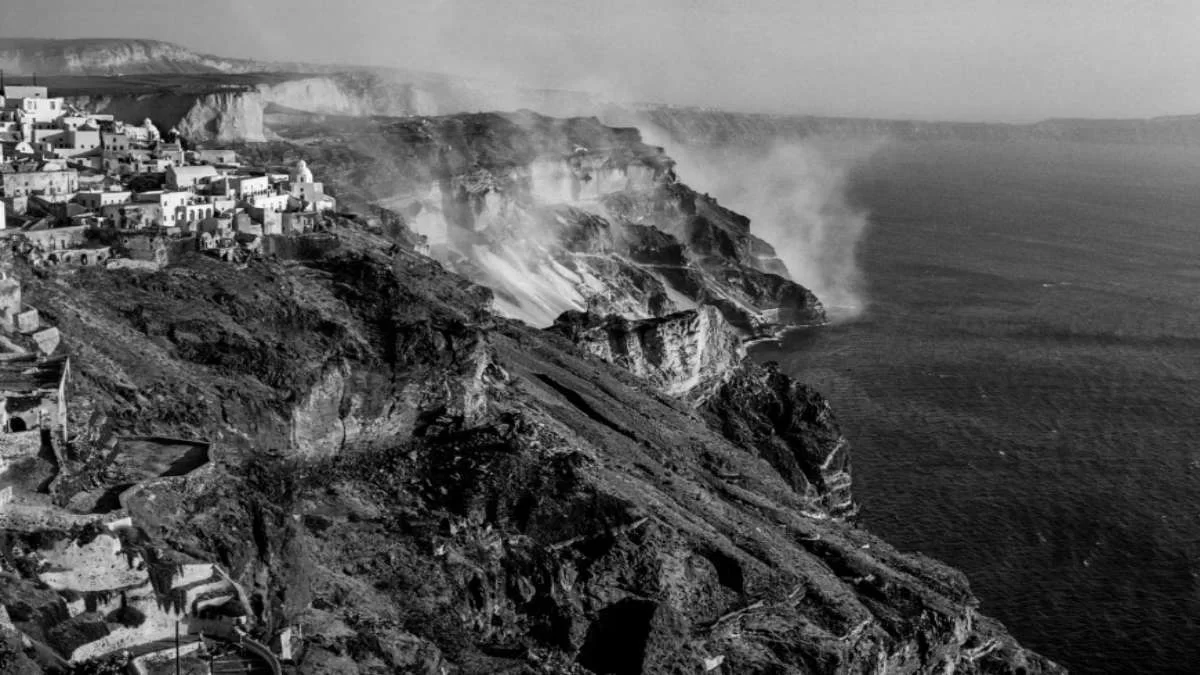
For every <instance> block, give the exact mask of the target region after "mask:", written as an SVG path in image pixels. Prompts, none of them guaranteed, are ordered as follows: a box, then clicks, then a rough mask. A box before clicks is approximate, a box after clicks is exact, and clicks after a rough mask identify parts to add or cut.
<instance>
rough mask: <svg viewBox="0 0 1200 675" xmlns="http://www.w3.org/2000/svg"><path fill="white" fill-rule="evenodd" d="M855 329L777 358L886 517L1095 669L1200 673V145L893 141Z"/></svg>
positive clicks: (864, 173) (884, 528)
mask: <svg viewBox="0 0 1200 675" xmlns="http://www.w3.org/2000/svg"><path fill="white" fill-rule="evenodd" d="M854 200H855V201H856V202H857V203H859V204H862V205H864V206H866V207H868V208H869V209H870V210H871V212H872V219H871V220H872V224H871V227H870V229H869V231H868V233H867V237H866V240H865V241H864V242H863V245H862V248H861V255H860V259H861V262H862V267H863V269H864V272H865V276H866V279H867V296H868V298H869V305H868V309H867V310H866V312H865V313H864V314H863V315H862V316H861V317H860V318H858V319H856V320H852V321H848V322H846V323H842V324H839V325H834V326H830V327H825V328H822V329H817V330H811V331H805V332H799V333H795V334H792V335H790V336H789V337H788V338H787V339H786V340H785V341H784V342H783V343H782V344H779V345H764V346H761V347H759V348H757V349H756V350H755V354H756V357H758V358H760V359H763V360H766V359H774V360H778V361H780V362H782V363H784V364H785V366H786V367H787V369H788V370H789V371H790V372H792V373H793V374H795V375H798V376H799V377H800V378H802V379H804V380H806V381H809V382H811V383H813V384H815V385H816V386H817V387H818V388H819V389H820V390H821V391H823V392H824V393H825V394H826V395H827V396H828V397H829V398H830V399H831V400H832V402H833V404H834V406H835V409H836V410H837V411H838V412H839V417H840V419H841V422H842V426H843V428H844V431H845V432H846V434H847V435H848V436H849V437H850V439H851V441H852V442H853V444H854V472H855V473H854V476H855V492H856V496H857V499H858V501H859V502H860V503H861V505H862V507H863V511H862V521H863V523H864V524H865V525H867V526H868V527H869V528H870V529H872V530H874V531H876V532H877V533H878V534H880V535H882V536H884V537H885V538H887V539H889V540H891V542H892V543H894V544H896V545H898V546H900V547H902V548H907V549H910V550H920V551H923V552H925V553H928V554H931V555H934V556H936V557H938V558H941V559H943V560H945V561H947V562H949V563H951V564H953V565H955V566H957V567H959V568H961V569H963V570H964V571H966V572H967V573H968V575H969V576H970V578H971V581H972V587H973V588H974V589H975V591H976V593H977V594H978V595H979V596H980V598H981V599H982V601H983V611H984V612H986V613H988V614H991V615H993V616H995V617H997V618H999V619H1001V620H1002V621H1004V622H1005V623H1006V624H1007V625H1008V626H1009V628H1010V629H1011V630H1012V632H1013V633H1014V634H1015V635H1017V636H1018V637H1019V638H1020V639H1021V640H1022V641H1023V642H1024V643H1026V644H1027V645H1029V646H1031V647H1033V648H1035V649H1038V650H1039V651H1042V652H1043V653H1045V654H1046V655H1048V656H1050V657H1051V658H1055V659H1057V660H1059V661H1061V662H1062V663H1064V664H1065V665H1067V666H1069V667H1071V668H1072V670H1073V671H1074V672H1080V673H1093V672H1095V673H1101V672H1107V673H1136V672H1186V673H1198V672H1200V255H1198V254H1200V150H1182V149H1172V148H1160V149H1147V148H1131V147H1123V146H1083V145H1067V144H1062V145H1054V144H1039V145H1033V144H1030V145H1015V144H1014V145H999V144H969V143H929V144H908V145H894V146H890V147H888V148H886V149H884V150H883V151H881V152H880V153H879V154H877V155H876V156H875V157H874V158H873V159H872V160H871V161H870V163H869V164H868V165H867V166H865V167H863V168H862V169H861V170H860V171H859V172H858V173H857V174H856V177H855V181H854Z"/></svg>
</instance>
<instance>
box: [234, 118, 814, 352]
mask: <svg viewBox="0 0 1200 675" xmlns="http://www.w3.org/2000/svg"><path fill="white" fill-rule="evenodd" d="M268 122H269V126H270V130H271V132H272V133H273V134H276V135H277V136H278V137H279V138H281V139H284V141H285V142H280V143H273V144H267V145H263V146H250V147H247V148H245V152H246V154H247V156H248V157H250V158H252V159H256V160H261V161H265V162H269V163H279V162H289V161H294V160H295V159H297V158H300V157H303V158H305V159H306V160H307V161H308V162H309V164H310V165H312V166H314V167H319V168H320V170H321V171H323V172H324V174H323V175H324V176H325V179H326V181H327V182H330V183H333V184H335V185H336V186H337V188H338V189H339V198H343V199H344V200H346V201H348V202H357V203H368V204H378V205H382V206H385V207H387V208H388V209H390V210H391V211H393V212H394V213H396V214H399V216H400V217H402V219H403V220H404V222H406V223H407V225H408V226H409V227H410V228H411V229H412V230H414V231H416V232H417V233H419V234H421V235H423V236H425V237H426V240H427V243H428V245H429V247H430V250H431V253H432V254H433V255H434V257H436V258H437V259H438V260H440V261H442V262H443V263H444V264H446V265H448V266H450V267H452V268H453V269H455V270H456V271H459V272H460V273H462V274H464V275H465V276H467V277H468V278H470V279H472V280H473V281H476V282H478V283H480V284H483V285H486V286H489V287H491V288H492V289H494V290H495V292H496V305H495V306H496V307H497V309H499V310H500V311H502V312H503V313H505V314H507V315H509V316H514V317H519V318H522V319H524V320H526V321H528V322H530V323H533V324H534V325H538V326H547V325H549V324H550V323H552V322H553V321H554V319H555V318H557V317H558V316H559V315H560V314H561V313H562V312H564V311H586V310H591V311H596V312H600V313H619V314H622V315H624V316H626V317H628V318H631V319H643V318H651V317H656V316H663V315H665V314H669V313H672V312H675V311H680V310H685V309H691V308H693V307H696V306H697V305H703V304H708V305H713V306H716V307H718V308H719V309H720V310H721V312H722V313H723V314H724V315H725V317H726V319H727V320H728V321H729V322H730V323H732V324H733V325H734V326H735V327H737V328H738V329H739V330H740V331H742V332H743V333H744V334H746V335H760V334H766V333H770V332H772V331H774V330H777V329H778V328H779V327H781V326H788V325H797V324H804V323H812V322H819V321H821V320H822V319H823V309H822V307H821V305H820V303H819V302H818V301H817V299H816V298H815V297H814V296H813V295H812V294H811V293H810V292H808V291H807V290H806V289H804V288H802V287H800V286H798V285H797V284H795V283H793V282H791V281H790V280H788V279H787V278H786V276H785V275H786V269H785V268H784V266H783V265H782V263H780V262H779V261H778V259H776V258H775V256H774V251H773V250H772V249H771V247H770V245H768V244H767V243H766V242H764V241H762V240H760V239H758V238H757V237H755V236H754V235H753V234H752V232H751V231H750V225H749V221H748V220H747V219H745V218H743V217H741V216H738V215H737V214H734V213H732V212H729V211H727V210H725V209H723V208H721V207H720V206H719V205H718V204H717V203H716V202H715V201H714V200H712V199H709V198H707V197H702V196H699V195H696V194H695V193H694V192H693V191H692V190H690V189H689V188H688V187H687V186H685V185H682V184H680V183H679V182H678V181H677V180H676V179H675V175H674V171H673V162H672V160H671V159H670V158H669V157H668V156H667V155H666V154H665V153H664V152H663V150H662V149H661V148H657V147H653V146H649V145H646V144H645V143H643V142H642V141H641V137H640V134H639V132H638V131H637V130H636V129H630V128H613V127H607V126H605V125H602V124H600V123H599V122H598V121H597V120H596V119H595V118H573V119H567V120H556V119H553V118H548V117H544V116H541V115H537V114H534V113H514V114H477V115H456V116H450V117H441V118H408V119H391V120H388V119H372V120H363V119H354V118H330V117H317V116H312V115H302V114H299V113H291V114H288V115H281V116H279V117H277V118H274V119H270V120H268ZM366 167H369V169H367V168H366Z"/></svg>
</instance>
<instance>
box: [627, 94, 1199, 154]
mask: <svg viewBox="0 0 1200 675" xmlns="http://www.w3.org/2000/svg"><path fill="white" fill-rule="evenodd" d="M604 119H605V121H607V122H609V123H612V124H635V125H653V126H654V127H655V128H657V129H660V130H661V131H662V132H663V133H665V134H666V137H667V138H668V139H669V140H670V141H671V142H672V144H676V143H677V144H680V145H689V146H696V147H702V148H737V149H740V150H746V149H751V148H768V147H770V146H771V145H773V144H776V143H780V142H789V141H799V140H803V139H807V138H835V139H836V138H842V139H861V138H872V139H879V138H885V139H889V140H893V141H972V142H1016V141H1026V142H1028V141H1069V142H1073V143H1121V144H1132V145H1189V146H1191V145H1200V116H1198V115H1178V116H1171V117H1154V118H1148V119H1125V120H1113V119H1108V120H1089V119H1050V120H1044V121H1041V122H1035V123H1033V124H1001V123H994V122H935V121H922V120H888V119H869V118H852V117H816V116H811V115H768V114H757V113H743V112H730V111H724V110H714V109H701V108H689V107H684V106H666V105H654V106H638V107H609V108H607V109H606V113H605V115H604Z"/></svg>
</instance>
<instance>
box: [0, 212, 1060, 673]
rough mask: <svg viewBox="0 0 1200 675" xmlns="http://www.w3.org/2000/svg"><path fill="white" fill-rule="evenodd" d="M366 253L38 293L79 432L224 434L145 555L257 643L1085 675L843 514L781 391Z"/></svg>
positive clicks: (351, 668)
mask: <svg viewBox="0 0 1200 675" xmlns="http://www.w3.org/2000/svg"><path fill="white" fill-rule="evenodd" d="M340 234H341V236H342V243H343V245H342V247H341V248H340V249H339V250H338V251H337V252H336V253H333V254H330V255H329V256H327V257H325V258H321V259H318V260H313V261H310V262H307V263H288V264H285V263H279V262H270V261H257V262H251V263H250V264H248V265H246V266H245V267H231V266H227V265H223V264H220V263H217V262H215V261H211V260H209V259H206V258H202V257H195V258H185V259H184V260H182V261H181V262H180V263H179V264H178V265H176V266H173V267H169V268H167V269H165V270H163V271H160V272H152V273H144V272H133V271H107V272H106V271H103V270H83V271H81V272H80V273H79V274H77V275H71V276H64V277H60V278H59V279H56V280H51V279H46V280H41V279H37V278H30V280H29V283H28V287H29V291H28V293H29V297H30V301H31V302H33V303H35V304H36V305H37V306H38V307H39V309H41V310H42V311H43V312H44V313H45V315H46V316H47V317H48V319H49V320H52V321H54V322H55V323H56V324H57V325H59V327H60V328H61V329H62V330H63V333H64V336H65V341H66V345H67V348H68V349H70V350H71V353H72V355H73V356H74V360H73V363H74V364H76V365H75V368H76V379H77V399H76V400H79V401H82V402H85V403H80V404H79V406H78V407H73V414H74V415H76V416H80V415H87V414H88V411H90V410H95V411H100V412H103V413H104V414H106V415H107V416H108V417H109V419H111V420H112V422H113V424H114V425H115V427H116V429H115V430H116V431H117V432H119V433H127V432H132V431H141V432H143V433H150V432H153V433H163V434H168V433H169V434H173V435H185V436H188V435H190V436H207V437H211V438H214V439H215V440H216V441H217V446H216V447H214V457H215V458H216V462H215V464H214V465H213V466H212V468H211V470H206V471H203V472H198V473H196V474H193V475H191V476H189V477H187V478H179V479H169V480H159V481H155V482H153V483H152V484H151V485H148V486H147V487H146V488H144V489H142V490H138V491H135V492H130V493H128V494H126V495H123V497H122V500H123V504H124V506H125V507H126V508H127V510H128V512H129V514H130V515H131V516H132V517H133V522H134V524H135V526H136V527H137V528H138V529H139V530H140V531H141V536H143V537H144V539H143V540H141V541H142V542H143V543H142V544H141V545H144V546H145V547H147V548H148V549H154V550H158V551H161V552H162V554H163V555H166V556H172V557H173V559H177V560H188V561H191V560H201V561H203V560H209V561H217V562H220V564H222V565H223V566H225V567H226V568H227V569H229V571H230V572H231V574H232V575H233V577H234V579H235V580H236V581H238V583H239V584H241V585H242V586H243V587H244V588H245V590H246V592H247V594H248V603H247V604H248V605H249V606H250V608H251V616H252V619H251V621H252V629H253V631H254V632H255V634H256V635H259V636H260V637H262V638H263V639H266V638H269V637H270V636H271V635H272V634H274V633H275V632H277V631H278V630H280V629H282V628H283V627H285V626H292V625H299V626H301V627H302V629H303V635H304V649H303V651H302V654H301V655H300V657H299V659H298V664H297V669H298V672H300V673H323V672H340V673H368V672H395V671H403V672H427V673H437V672H463V673H492V672H506V671H511V672H530V671H540V672H563V673H567V672H575V673H588V672H592V673H612V672H713V673H768V672H771V673H780V672H784V673H800V672H820V673H844V672H888V673H891V672H923V673H934V672H937V673H941V672H949V671H953V672H962V673H1018V672H1024V673H1039V672H1058V669H1057V668H1056V667H1055V666H1054V665H1053V664H1052V663H1050V662H1048V661H1045V660H1044V659H1041V658H1040V657H1038V656H1036V655H1034V654H1031V653H1029V652H1027V651H1025V650H1023V649H1021V648H1020V646H1019V645H1017V644H1016V643H1015V642H1013V640H1012V639H1011V638H1010V637H1008V636H1007V635H1006V634H1005V633H1004V631H1003V628H1002V627H1001V626H999V625H998V624H995V623H994V622H991V621H989V620H987V619H985V618H984V617H982V616H980V615H979V614H978V613H977V609H976V605H977V603H976V601H975V600H974V599H973V597H972V596H971V594H970V591H969V588H968V587H967V584H966V581H965V580H964V579H963V578H962V576H961V575H960V574H959V573H957V572H955V571H954V570H951V569H949V568H947V567H945V566H943V565H941V564H939V563H936V562H934V561H932V560H929V559H926V558H923V557H920V556H911V555H905V554H901V553H899V552H897V551H895V550H894V549H892V548H891V547H889V546H888V545H887V544H886V543H884V542H882V541H880V540H878V539H876V538H874V537H872V536H871V535H869V534H867V533H865V532H862V531H860V530H857V529H855V528H854V527H852V526H851V525H849V524H847V523H845V522H842V521H840V520H839V519H838V516H840V515H842V513H843V512H844V510H843V498H842V495H843V491H844V486H842V485H840V484H838V482H837V478H836V475H837V473H836V469H831V470H829V471H827V472H826V473H825V474H820V473H813V471H814V467H819V465H820V464H828V465H829V466H830V467H837V468H842V469H844V468H846V467H848V464H846V459H845V451H844V447H843V445H842V441H841V438H840V434H838V433H837V428H836V424H835V423H834V422H833V420H832V418H831V416H830V414H829V412H828V408H827V407H826V406H824V404H823V402H822V401H820V399H819V398H816V397H815V396H814V395H812V394H811V393H809V392H807V391H806V390H804V389H803V388H801V387H799V386H798V385H796V384H795V383H794V382H791V381H790V380H788V379H787V378H786V377H784V376H783V375H781V374H779V373H777V372H773V371H772V372H768V371H758V370H754V369H751V370H748V371H746V372H745V373H744V374H743V375H739V376H735V377H732V378H730V379H729V380H728V381H726V382H725V383H724V384H723V385H722V386H721V387H719V393H716V394H714V395H712V396H710V397H709V399H708V403H706V407H705V408H704V409H702V410H701V411H696V410H694V409H693V408H692V407H691V406H690V405H686V404H684V403H682V402H680V401H678V400H675V399H673V398H671V397H666V396H663V395H662V394H659V393H655V392H652V391H650V390H648V389H647V388H646V386H645V385H644V384H642V383H640V382H639V381H638V379H637V378H636V377H634V376H633V375H631V374H630V373H628V372H626V371H624V370H622V369H620V368H617V367H614V366H610V365H608V364H605V363H603V362H602V361H600V360H599V359H596V358H594V357H591V356H589V355H587V354H585V353H583V352H581V351H579V350H577V349H576V348H575V347H574V346H573V345H572V344H571V343H570V342H569V341H568V340H566V339H565V338H563V337H560V336H557V335H555V334H553V333H552V332H545V331H539V330H535V329H533V328H530V327H528V326H525V325H523V324H520V323H517V322H512V321H505V320H502V319H497V318H495V317H494V316H492V315H491V314H490V313H489V312H488V311H487V310H486V307H487V305H488V300H489V297H488V294H487V293H486V291H482V290H480V289H478V288H477V287H475V286H472V285H470V284H468V283H466V282H465V281H464V280H462V279H461V278H460V277H457V276H455V275H452V274H449V273H447V272H446V271H444V270H443V269H442V268H440V267H439V266H438V265H436V264H433V263H431V262H429V261H427V260H422V259H421V258H419V257H415V256H410V255H408V254H405V253H404V252H402V251H396V250H395V249H394V247H393V244H392V241H391V240H388V239H383V238H380V237H377V236H375V235H372V234H370V233H368V232H366V231H364V230H363V229H362V228H361V227H359V226H356V225H354V224H353V223H349V222H346V223H343V226H342V229H341V230H340ZM23 274H28V273H27V272H23ZM709 320H710V321H718V319H717V316H716V315H715V314H710V315H709ZM718 398H720V399H721V402H720V403H718V402H717V399H718ZM335 411H336V412H335ZM715 411H720V412H715ZM715 415H721V417H720V418H719V419H718V418H717V417H716V416H715ZM354 428H357V429H360V430H365V429H372V430H374V431H372V432H370V433H367V432H364V431H359V432H358V433H352V432H351V429H354ZM79 450H80V452H81V453H82V455H83V457H81V459H84V460H86V455H87V452H88V449H87V448H80V449H79ZM816 470H817V471H818V472H819V469H816ZM68 496H69V495H59V497H60V498H61V497H68ZM0 589H3V590H4V592H3V593H0V599H4V600H3V601H4V602H5V603H6V604H9V603H11V604H12V605H13V607H14V608H16V609H17V610H19V611H17V612H15V613H14V621H15V622H16V625H17V627H18V628H20V629H22V630H28V631H35V630H40V628H39V627H40V626H41V624H42V623H46V622H49V623H50V624H54V623H55V621H56V619H55V618H54V617H55V616H56V615H55V612H56V611H58V610H57V609H55V608H56V607H59V605H58V604H56V603H61V600H56V599H55V598H54V597H53V593H50V594H49V595H48V596H47V594H46V593H41V592H39V591H38V589H37V588H36V586H35V580H34V579H33V578H32V577H27V576H24V574H23V573H21V572H15V573H14V574H12V575H9V576H5V577H0ZM39 593H40V594H39ZM43 596H47V597H43ZM34 622H37V625H34Z"/></svg>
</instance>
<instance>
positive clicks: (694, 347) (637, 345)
mask: <svg viewBox="0 0 1200 675" xmlns="http://www.w3.org/2000/svg"><path fill="white" fill-rule="evenodd" d="M552 330H554V331H556V332H558V333H560V334H562V335H565V336H566V337H567V338H568V339H570V340H571V341H572V342H574V343H575V344H576V345H578V346H579V347H581V348H582V349H583V351H585V352H587V353H589V354H591V355H592V356H596V357H598V358H600V359H603V360H604V361H607V362H609V363H613V364H616V365H618V366H621V367H622V368H625V369H626V370H628V371H629V372H631V373H633V374H634V375H637V376H638V377H639V378H642V379H643V380H646V381H647V382H649V383H650V385H651V386H653V387H655V388H656V389H658V390H659V391H661V392H663V393H664V394H667V395H669V396H679V397H683V398H686V399H688V400H692V401H696V402H699V401H702V400H704V399H705V398H707V397H708V396H709V395H710V394H711V393H712V392H713V390H714V389H716V388H717V387H719V386H720V385H721V384H722V383H724V381H725V380H726V378H727V377H729V375H730V374H731V373H732V372H733V371H734V370H736V369H737V368H738V367H740V365H741V363H742V360H743V359H744V358H745V357H746V349H745V347H744V346H743V344H742V337H741V336H740V335H739V334H738V333H737V331H735V330H734V329H733V327H732V326H730V325H729V323H728V322H727V321H725V318H724V317H723V316H722V315H721V313H720V311H719V310H717V308H715V307H713V306H711V305H706V306H704V307H700V308H698V309H694V310H687V311H683V312H678V313H675V314H670V315H668V316H664V317H660V318H654V319H643V320H640V321H630V320H628V319H626V318H624V317H622V316H619V315H613V314H610V315H608V316H606V317H604V316H600V315H596V314H588V313H580V312H566V313H564V314H563V315H562V316H560V317H559V318H558V319H557V320H556V321H555V322H554V326H553V327H552Z"/></svg>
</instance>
